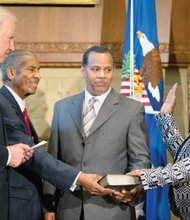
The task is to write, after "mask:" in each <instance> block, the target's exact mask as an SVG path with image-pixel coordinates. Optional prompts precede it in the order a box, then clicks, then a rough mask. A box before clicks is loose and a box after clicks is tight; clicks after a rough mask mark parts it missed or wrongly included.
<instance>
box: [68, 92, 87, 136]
mask: <svg viewBox="0 0 190 220" xmlns="http://www.w3.org/2000/svg"><path fill="white" fill-rule="evenodd" d="M83 100H84V92H83V93H81V94H79V95H78V96H76V97H75V98H74V99H73V100H72V103H71V105H70V106H71V108H70V109H69V112H70V114H71V117H72V119H73V121H74V123H75V124H76V127H77V129H78V131H79V132H80V134H81V135H82V136H83V138H84V131H83V126H82V109H83Z"/></svg>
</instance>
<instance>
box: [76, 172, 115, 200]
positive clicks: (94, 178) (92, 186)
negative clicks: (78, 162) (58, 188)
mask: <svg viewBox="0 0 190 220" xmlns="http://www.w3.org/2000/svg"><path fill="white" fill-rule="evenodd" d="M100 179H101V176H98V175H96V174H87V173H81V174H80V175H79V177H78V179H77V185H80V186H82V187H83V188H84V189H85V190H86V191H88V192H89V193H90V194H92V195H96V196H104V195H109V194H110V193H112V192H113V190H112V189H106V188H104V187H102V186H100V185H99V184H98V180H100Z"/></svg>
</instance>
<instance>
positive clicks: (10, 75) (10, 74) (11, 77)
mask: <svg viewBox="0 0 190 220" xmlns="http://www.w3.org/2000/svg"><path fill="white" fill-rule="evenodd" d="M7 77H8V79H9V80H14V78H15V76H14V70H13V69H12V68H10V67H9V68H7Z"/></svg>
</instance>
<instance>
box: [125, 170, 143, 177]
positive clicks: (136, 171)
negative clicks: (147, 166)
mask: <svg viewBox="0 0 190 220" xmlns="http://www.w3.org/2000/svg"><path fill="white" fill-rule="evenodd" d="M143 171H144V169H138V170H132V171H130V172H129V173H127V174H129V175H131V176H138V177H140V176H141V174H142V173H143Z"/></svg>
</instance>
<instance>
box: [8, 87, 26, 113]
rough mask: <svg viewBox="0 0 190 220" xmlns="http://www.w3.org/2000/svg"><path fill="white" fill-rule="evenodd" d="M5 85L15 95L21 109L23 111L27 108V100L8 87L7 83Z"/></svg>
mask: <svg viewBox="0 0 190 220" xmlns="http://www.w3.org/2000/svg"><path fill="white" fill-rule="evenodd" d="M5 87H6V88H7V89H8V90H9V92H10V93H11V94H12V95H13V97H14V98H15V100H16V102H17V103H18V105H19V107H20V109H21V111H22V112H23V111H24V109H25V106H26V104H25V101H24V100H23V99H21V98H20V97H19V96H18V95H17V94H16V93H15V92H14V91H13V90H12V89H11V88H10V87H8V86H7V85H5Z"/></svg>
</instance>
